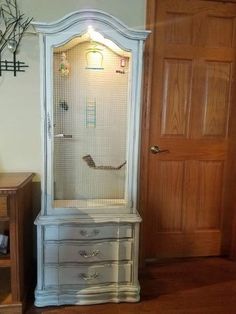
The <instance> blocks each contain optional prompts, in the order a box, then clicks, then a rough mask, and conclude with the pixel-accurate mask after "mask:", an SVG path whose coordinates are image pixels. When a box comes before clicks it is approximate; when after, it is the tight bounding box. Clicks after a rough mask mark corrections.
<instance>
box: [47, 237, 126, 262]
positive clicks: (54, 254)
mask: <svg viewBox="0 0 236 314" xmlns="http://www.w3.org/2000/svg"><path fill="white" fill-rule="evenodd" d="M131 252H132V242H131V241H110V242H100V243H96V242H95V243H88V244H82V245H81V244H78V243H75V244H74V243H60V244H57V243H46V244H45V246H44V259H45V263H46V264H47V263H73V262H80V263H81V262H99V261H118V260H131V257H132V255H131Z"/></svg>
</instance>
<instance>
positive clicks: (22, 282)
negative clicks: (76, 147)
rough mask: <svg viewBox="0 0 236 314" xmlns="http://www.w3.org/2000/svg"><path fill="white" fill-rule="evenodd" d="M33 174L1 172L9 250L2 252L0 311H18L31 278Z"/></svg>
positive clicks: (0, 225)
mask: <svg viewBox="0 0 236 314" xmlns="http://www.w3.org/2000/svg"><path fill="white" fill-rule="evenodd" d="M32 178H33V174H32V173H0V233H1V234H3V233H6V234H8V235H9V242H10V245H9V250H8V252H7V254H6V255H3V254H0V314H3V313H4V314H6V313H12V314H19V313H23V311H24V301H25V298H26V294H27V292H28V287H29V284H30V281H31V274H32V272H31V266H32V256H33V254H32V237H33V232H32V231H33V214H32V212H33V211H32V201H31V196H32V193H31V186H32Z"/></svg>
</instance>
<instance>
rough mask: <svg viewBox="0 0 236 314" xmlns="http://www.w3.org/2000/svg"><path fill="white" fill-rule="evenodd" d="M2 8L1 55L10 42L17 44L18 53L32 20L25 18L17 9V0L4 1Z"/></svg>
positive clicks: (0, 23)
mask: <svg viewBox="0 0 236 314" xmlns="http://www.w3.org/2000/svg"><path fill="white" fill-rule="evenodd" d="M4 1H5V2H4V3H3V4H2V5H1V6H0V53H1V52H2V51H3V49H4V48H5V47H6V45H7V44H8V43H9V41H10V40H13V41H14V42H15V50H14V52H16V51H17V49H18V47H19V44H20V42H21V39H22V37H23V34H24V32H25V31H26V29H27V28H28V27H29V25H30V23H31V21H32V18H27V17H25V15H24V14H22V13H21V12H20V11H19V10H18V7H17V1H16V0H4Z"/></svg>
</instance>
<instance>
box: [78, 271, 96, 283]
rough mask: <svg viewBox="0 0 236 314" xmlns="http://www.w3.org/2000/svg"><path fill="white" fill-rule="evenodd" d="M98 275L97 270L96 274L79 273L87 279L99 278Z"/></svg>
mask: <svg viewBox="0 0 236 314" xmlns="http://www.w3.org/2000/svg"><path fill="white" fill-rule="evenodd" d="M98 276H99V274H98V273H97V272H95V273H94V274H85V273H81V274H79V277H80V278H81V279H83V280H85V281H89V280H93V279H96V278H98Z"/></svg>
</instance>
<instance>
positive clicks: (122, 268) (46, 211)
mask: <svg viewBox="0 0 236 314" xmlns="http://www.w3.org/2000/svg"><path fill="white" fill-rule="evenodd" d="M91 24H92V25H93V28H94V29H95V30H96V31H98V32H99V33H101V34H102V35H103V36H104V37H105V38H107V39H110V40H112V41H113V42H114V43H116V44H117V45H118V46H119V47H121V48H122V49H124V50H127V51H130V53H131V54H132V65H131V76H130V78H131V88H130V93H129V114H128V121H129V123H128V126H129V127H128V138H127V143H128V144H127V147H128V148H129V149H128V153H127V182H126V197H127V199H128V202H125V205H124V206H123V207H119V208H117V207H115V206H113V207H111V206H107V207H106V206H105V207H96V206H95V207H90V208H88V207H86V208H80V207H71V208H63V207H60V208H54V207H53V197H52V195H53V171H52V168H53V167H52V161H53V141H52V139H53V135H54V134H53V128H52V123H53V120H52V117H53V101H52V99H53V88H52V86H53V85H52V69H53V66H52V61H53V60H52V48H53V47H55V46H60V45H62V44H63V43H65V42H67V41H68V40H70V39H72V38H74V37H76V36H79V35H81V34H84V33H85V32H86V31H87V28H88V26H89V25H91ZM34 26H35V27H36V29H37V31H38V32H40V42H41V81H42V85H41V86H42V89H41V90H42V93H41V99H42V138H43V152H44V154H43V155H44V159H43V180H42V210H41V213H40V215H39V216H38V218H37V220H36V224H37V228H38V284H37V288H36V291H35V298H36V301H35V304H36V305H37V306H47V305H60V304H95V303H104V302H122V301H126V302H135V301H138V300H139V283H138V275H137V274H138V242H139V223H140V221H141V219H140V216H139V215H138V213H137V211H136V203H137V181H138V153H139V133H140V97H141V77H142V75H141V74H142V59H143V57H142V54H143V42H144V40H145V39H146V37H147V35H148V32H146V31H139V30H133V29H130V28H128V27H126V26H125V25H124V24H123V23H121V22H120V21H119V20H117V19H116V18H114V17H113V16H111V15H109V14H106V13H104V12H101V11H95V10H87V11H78V12H74V13H72V14H69V15H67V16H66V17H65V18H63V19H61V20H59V21H57V22H55V23H49V24H46V23H34ZM108 239H112V242H113V243H114V241H115V244H113V246H112V245H111V246H106V249H107V250H108V252H107V255H106V256H104V258H103V259H102V258H101V260H100V261H99V263H96V262H94V263H93V264H89V263H90V262H89V261H86V265H85V263H83V262H81V260H80V259H78V260H76V261H73V263H72V262H70V258H69V259H68V260H65V257H64V259H62V260H61V258H62V257H61V256H60V249H59V248H60V247H66V245H68V249H70V248H71V247H70V245H72V243H71V241H73V245H76V247H80V246H81V248H84V247H85V246H86V248H87V251H86V255H90V254H95V253H96V252H97V251H99V247H101V245H103V243H105V242H106V241H108ZM126 240H127V241H128V242H126V245H125V246H124V241H126ZM89 243H90V244H89ZM96 244H98V245H97V246H96ZM50 245H51V246H52V245H54V246H53V249H52V252H51V253H50V256H49V255H47V254H48V253H47V251H48V250H49V248H50ZM124 250H125V253H124V252H123V253H122V251H124ZM114 251H116V252H114ZM94 252H95V253H94ZM99 252H100V251H99ZM45 253H47V254H45ZM52 254H53V255H55V256H52ZM61 254H62V253H61ZM71 258H73V254H72V256H71ZM126 259H127V260H126ZM101 283H102V286H100V285H99V284H101Z"/></svg>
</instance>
